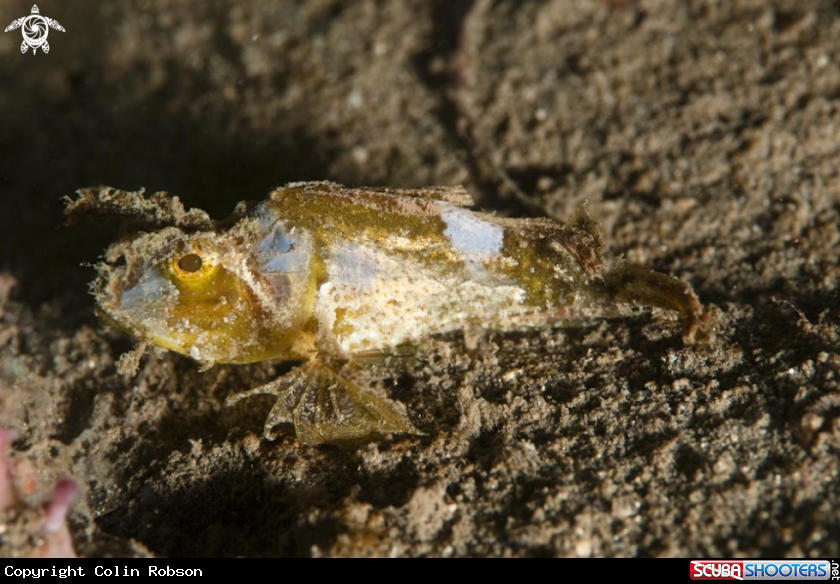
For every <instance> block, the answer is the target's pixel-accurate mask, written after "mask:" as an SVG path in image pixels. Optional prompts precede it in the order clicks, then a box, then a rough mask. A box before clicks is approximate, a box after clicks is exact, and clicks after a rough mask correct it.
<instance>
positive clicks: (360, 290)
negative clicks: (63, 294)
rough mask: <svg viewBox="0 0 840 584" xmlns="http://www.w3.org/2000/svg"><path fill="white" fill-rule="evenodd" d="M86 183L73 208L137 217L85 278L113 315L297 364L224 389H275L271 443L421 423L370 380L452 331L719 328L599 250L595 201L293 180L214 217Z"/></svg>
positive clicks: (331, 439) (685, 292)
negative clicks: (567, 207) (494, 201)
mask: <svg viewBox="0 0 840 584" xmlns="http://www.w3.org/2000/svg"><path fill="white" fill-rule="evenodd" d="M77 193H78V196H77V198H75V199H68V201H67V214H68V215H69V216H71V218H74V217H78V216H80V215H86V214H91V213H93V214H100V215H119V216H129V217H133V218H134V220H135V223H136V225H135V227H134V228H133V231H131V232H130V234H129V235H128V236H127V237H124V238H123V239H121V240H120V241H118V242H116V243H114V244H112V245H111V246H110V247H109V248H108V249H107V251H106V252H105V254H104V257H103V261H101V262H100V263H99V264H97V266H96V269H97V272H98V275H97V277H96V279H95V280H94V282H93V283H92V285H91V291H92V294H93V296H94V297H95V300H96V304H97V311H98V312H99V314H100V315H101V316H102V317H103V319H104V320H105V321H106V322H107V323H109V324H110V325H112V326H114V327H115V328H117V329H120V330H122V331H124V332H127V333H129V334H131V335H133V336H134V337H137V338H138V339H139V341H140V346H141V348H145V346H146V345H149V344H151V345H155V346H158V347H162V348H164V349H169V350H171V351H175V352H177V353H180V354H183V355H187V356H189V357H190V358H192V359H193V360H195V361H196V362H198V363H199V364H200V366H201V367H202V368H205V369H206V368H209V367H212V366H213V365H216V364H245V363H255V362H262V361H296V362H300V364H299V365H298V366H297V367H295V368H293V369H292V370H291V371H289V372H288V373H286V374H285V375H281V376H280V377H279V378H277V379H275V380H273V381H271V382H269V383H267V384H264V385H262V386H259V387H256V388H253V389H250V390H247V391H244V392H242V393H238V394H234V395H232V396H230V397H229V398H228V400H227V403H228V404H233V403H237V402H238V401H240V400H242V399H246V398H248V397H251V396H254V395H262V394H270V395H273V396H275V397H276V403H275V405H274V406H273V408H272V409H271V411H270V413H269V415H268V417H267V419H266V421H265V424H264V427H263V435H264V437H265V438H266V439H269V440H270V439H272V438H273V437H274V429H275V427H277V426H279V425H282V424H292V425H293V426H294V430H295V433H296V437H297V440H298V441H299V442H300V443H302V444H324V443H343V442H354V441H359V440H362V441H364V440H374V439H376V438H377V437H381V436H386V435H390V434H420V433H421V432H419V430H418V429H417V428H416V427H415V426H414V425H413V424H412V422H411V421H410V419H409V417H408V415H407V414H406V411H405V408H404V406H403V405H402V404H400V403H398V402H396V401H394V400H392V399H390V398H389V397H387V396H385V395H383V393H382V392H381V391H376V390H375V389H374V387H372V386H371V383H370V379H369V377H370V374H369V371H370V368H371V365H370V364H371V363H375V362H377V360H379V361H383V360H389V359H391V360H393V361H394V362H396V363H411V360H412V359H416V358H418V357H422V355H423V353H424V351H427V350H428V347H429V341H430V340H431V339H434V338H436V337H438V336H439V335H442V334H445V333H450V332H453V331H466V330H475V329H478V330H487V331H521V330H529V329H544V328H550V327H581V326H586V325H590V324H592V323H596V322H598V321H600V320H602V319H605V318H612V317H621V316H628V315H633V314H637V313H638V311H639V307H654V308H660V309H665V310H669V311H674V312H676V313H677V314H678V315H679V317H680V319H681V321H682V324H683V338H684V340H686V342H689V343H690V342H694V341H696V340H697V339H699V338H701V337H703V336H704V335H705V336H708V326H707V323H706V318H705V313H704V310H703V307H702V305H701V304H700V301H699V300H698V298H697V296H696V295H695V293H694V292H693V291H692V289H691V288H690V287H689V286H688V285H687V284H686V283H684V282H682V281H681V280H679V279H677V278H674V277H671V276H669V275H666V274H663V273H659V272H656V271H653V270H650V269H647V268H644V267H641V266H636V265H633V264H630V263H628V262H627V261H625V260H623V259H621V258H609V257H606V256H605V253H604V245H603V242H602V238H601V233H600V229H599V226H598V224H597V222H596V221H594V220H593V219H592V218H590V217H589V215H588V213H587V212H586V209H585V207H581V208H579V209H578V210H577V212H576V213H575V214H574V216H573V217H572V218H571V219H570V220H569V221H567V222H564V223H563V222H559V221H555V220H553V219H548V218H507V217H502V216H498V215H495V214H492V213H487V212H482V211H478V210H475V209H474V204H473V200H472V198H471V197H470V195H469V193H468V192H467V191H466V190H465V189H463V188H462V187H433V188H421V189H389V188H373V187H363V188H354V187H347V186H342V185H339V184H336V183H332V182H297V183H291V184H288V185H286V186H284V187H281V188H278V189H276V190H274V191H273V192H271V193H270V194H269V196H268V198H267V199H266V200H265V201H262V202H258V203H240V204H239V205H237V207H236V209H235V210H234V212H233V213H232V214H231V215H230V216H229V217H227V218H225V219H223V220H218V221H217V220H213V219H211V218H210V217H209V215H208V214H207V213H205V212H204V211H201V210H200V209H190V210H189V211H186V210H185V209H184V207H183V205H182V204H181V203H180V201H179V199H178V198H177V197H171V196H169V195H168V194H167V193H164V192H161V193H155V194H154V195H151V196H146V195H145V192H144V191H143V190H140V191H136V192H130V191H121V190H119V189H113V188H110V187H93V188H88V189H81V190H79V191H77ZM141 352H142V349H141ZM138 358H139V357H138ZM136 360H137V358H135V359H134V360H132V359H128V358H125V356H124V359H123V360H121V361H120V365H121V366H123V368H124V369H128V370H130V369H132V364H133V369H134V370H136Z"/></svg>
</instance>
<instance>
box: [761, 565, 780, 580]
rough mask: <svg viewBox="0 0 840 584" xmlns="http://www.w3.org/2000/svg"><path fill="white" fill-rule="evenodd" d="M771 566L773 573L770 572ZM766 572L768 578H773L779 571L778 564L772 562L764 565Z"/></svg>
mask: <svg viewBox="0 0 840 584" xmlns="http://www.w3.org/2000/svg"><path fill="white" fill-rule="evenodd" d="M770 568H773V573H772V574H771V573H770ZM764 573H765V574H767V577H768V578H772V577H773V576H775V575H776V574H778V573H779V568H777V567H776V564H770V565H769V566H765V567H764Z"/></svg>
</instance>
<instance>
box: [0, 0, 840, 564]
mask: <svg viewBox="0 0 840 584" xmlns="http://www.w3.org/2000/svg"><path fill="white" fill-rule="evenodd" d="M31 2H32V0H29V1H28V2H23V1H18V0H14V1H9V2H4V3H2V4H1V5H0V25H2V26H5V25H6V24H7V23H9V22H11V21H12V20H14V19H15V18H18V17H20V16H25V15H27V14H29V10H30V8H31ZM206 4H207V5H205V4H204V3H186V2H174V1H172V2H166V1H160V2H151V1H149V2H141V1H134V2H124V1H119V2H117V1H111V2H105V1H102V2H95V1H80V0H76V1H74V2H72V3H71V2H49V3H47V4H39V6H40V8H41V12H42V14H44V15H46V16H49V17H52V18H55V19H57V20H58V21H59V22H60V23H61V24H62V25H63V26H64V27H65V28H66V32H64V33H61V32H57V31H51V32H50V34H49V42H50V46H51V50H50V52H49V54H46V55H45V54H43V53H42V52H41V51H39V52H38V54H37V55H35V56H33V55H32V54H31V51H29V52H27V54H25V55H21V54H20V51H19V46H20V42H21V34H20V31H13V32H9V33H2V34H0V152H2V156H0V272H2V273H3V274H5V275H4V278H3V282H9V281H10V278H9V277H13V278H14V279H15V280H16V281H17V283H18V285H17V286H16V287H14V288H13V289H12V290H11V292H10V297H9V300H8V301H7V302H6V303H5V306H4V307H3V308H2V309H0V424H3V425H9V426H14V427H15V428H17V429H18V430H19V431H20V439H19V440H18V441H17V442H16V443H15V448H14V459H15V460H16V461H17V462H18V464H19V465H20V466H21V467H27V466H28V468H31V469H36V470H35V471H33V472H35V475H36V476H37V478H38V480H39V483H40V486H39V487H38V488H37V489H35V492H33V493H31V494H30V496H29V499H30V502H31V503H32V504H36V503H38V501H39V500H41V499H42V498H43V497H45V496H46V495H48V493H49V489H50V487H51V485H52V483H53V482H54V481H55V480H56V479H58V478H59V477H61V476H62V475H65V474H70V475H72V476H74V477H75V478H76V479H77V481H78V483H79V486H80V487H81V489H82V496H81V498H80V500H79V501H78V502H77V503H76V505H75V506H74V507H73V509H72V511H71V514H70V526H71V531H72V534H73V536H74V538H75V542H76V547H77V549H78V551H79V553H80V554H84V555H109V554H117V555H119V554H128V555H135V554H138V555H139V554H145V553H153V554H157V555H163V556H184V555H189V556H286V555H299V556H336V555H379V556H419V555H432V556H449V555H454V556H465V555H473V556H534V555H559V556H692V557H705V556H724V557H728V556H794V557H797V556H806V557H823V558H825V557H829V556H833V557H837V556H840V514H838V508H840V487H838V478H840V477H838V469H839V468H840V464H839V463H840V461H839V460H838V453H840V390H838V385H839V384H840V336H838V335H840V312H839V311H840V308H839V307H838V298H837V294H836V290H837V287H838V280H840V267H838V251H840V223H838V215H839V214H840V172H838V150H840V141H839V140H838V135H840V105H839V104H840V102H838V96H840V10H838V8H837V5H836V3H835V2H832V1H830V0H808V1H797V0H788V1H775V2H768V1H767V0H752V1H748V0H744V1H725V2H712V1H710V0H707V1H694V2H685V1H683V0H672V1H659V2H657V1H642V2H636V1H633V0H609V1H607V0H602V1H600V2H598V1H593V2H591V3H589V2H570V1H559V0H558V1H554V2H549V1H533V2H490V1H484V0H476V1H464V0H454V1H453V0H434V1H431V2H430V1H427V0H415V1H405V0H400V1H396V0H394V1H378V2H377V1H372V0H362V1H356V2H343V1H340V0H307V1H303V0H300V1H297V2H293V1H262V2H249V3H246V4H245V5H244V6H234V3H233V2H231V3H230V5H227V4H224V3H206ZM771 6H772V7H771ZM494 168H496V169H500V170H502V171H504V172H506V173H507V174H508V175H509V176H510V177H511V178H512V179H513V181H514V182H515V183H516V184H517V185H519V187H520V188H521V189H522V190H523V191H524V192H525V193H526V194H527V195H528V199H527V200H525V201H522V200H521V199H518V198H516V197H512V196H511V195H510V193H509V191H507V190H505V189H504V188H503V185H502V182H501V181H500V180H499V178H498V177H499V175H498V173H495V172H494V171H493V169H494ZM324 179H329V180H334V181H337V182H341V183H347V184H369V185H388V186H399V187H418V186H426V185H453V184H459V183H462V184H464V185H466V186H467V188H468V189H469V190H470V191H471V193H473V195H474V196H475V198H476V201H477V203H478V204H479V205H480V206H481V207H482V208H485V209H493V210H495V211H497V212H498V213H500V214H507V215H514V216H524V215H528V214H534V213H535V212H542V213H543V214H545V215H549V216H553V217H556V218H559V219H563V218H565V217H568V216H569V215H571V213H572V212H573V211H574V209H575V208H576V207H577V206H578V205H579V204H580V203H581V202H584V201H587V202H588V209H589V212H590V214H591V215H592V216H593V217H594V218H595V219H597V220H598V221H599V222H600V223H601V225H602V228H603V232H604V239H605V242H606V244H607V246H608V248H609V250H610V251H611V253H612V254H613V255H621V254H623V255H624V256H626V257H627V258H628V259H630V260H632V261H633V262H637V263H640V264H644V265H648V266H650V267H652V268H656V269H658V270H660V271H663V272H666V273H669V274H672V275H675V276H677V277H680V278H681V279H683V280H684V281H686V282H688V283H690V284H691V285H692V286H693V287H694V289H695V290H696V292H697V294H698V295H699V297H700V298H701V299H702V301H703V302H704V303H705V304H706V305H707V306H708V307H709V309H710V311H711V313H712V316H713V318H714V322H715V326H716V331H717V339H716V341H715V342H713V343H711V344H709V345H705V346H695V347H686V346H684V345H683V343H682V341H681V339H680V334H679V327H678V326H677V325H676V322H675V320H674V318H673V317H671V316H670V315H668V314H665V313H662V312H653V313H644V314H642V315H641V316H639V317H638V318H633V319H621V320H615V321H605V322H602V323H600V324H598V325H596V326H593V327H590V328H583V329H564V330H557V331H535V332H531V333H517V334H491V335H488V336H487V337H486V338H485V339H483V340H481V341H480V342H479V346H478V347H477V348H475V349H474V350H472V351H467V350H466V349H465V343H464V339H463V337H462V335H451V336H448V337H446V338H442V339H438V340H436V342H435V344H434V350H433V352H432V354H431V355H430V356H429V359H428V361H427V363H426V364H425V365H424V366H422V367H418V368H416V369H414V370H412V371H410V372H409V373H408V374H406V375H405V376H403V377H401V378H400V379H398V380H385V381H383V382H382V384H381V387H382V389H383V390H384V391H387V392H389V393H390V394H391V395H392V396H393V397H395V398H396V399H398V400H399V401H400V402H402V403H403V404H405V406H406V408H407V410H408V413H409V415H410V417H411V419H412V420H413V421H414V422H415V423H416V425H417V426H418V427H420V428H421V429H423V430H424V431H425V432H427V435H426V436H425V437H420V438H416V437H395V438H392V439H388V440H383V441H380V442H376V443H372V444H369V445H367V446H364V447H361V448H358V449H340V448H336V447H302V446H300V445H298V444H297V443H296V442H295V440H294V438H293V435H292V433H291V432H288V433H285V434H281V436H280V438H278V439H277V440H276V441H274V442H267V441H264V440H262V439H261V429H262V420H263V418H264V416H265V414H266V413H267V412H268V410H269V409H270V407H271V398H265V399H264V400H261V399H257V400H256V401H254V402H251V403H248V404H244V403H243V404H239V405H237V406H235V407H232V408H226V407H224V405H223V402H224V399H225V397H226V396H227V395H228V394H230V393H232V392H236V391H240V390H243V389H247V388H249V387H253V386H255V385H257V384H258V383H260V382H261V381H265V380H267V379H270V378H271V376H272V375H275V374H276V372H282V371H284V370H285V369H287V368H288V365H284V364H276V365H271V364H263V365H256V366H248V367H234V366H225V367H216V368H213V369H211V370H210V371H207V372H205V373H199V372H198V370H197V367H196V365H195V364H194V363H193V362H192V361H190V360H189V359H186V358H184V357H180V356H177V355H174V354H171V353H169V354H162V355H160V356H155V355H153V354H150V355H149V356H147V357H146V358H145V359H144V360H143V361H142V362H141V369H140V372H139V374H138V375H137V376H136V377H135V378H133V379H124V378H122V377H120V376H118V375H117V374H116V372H115V366H114V363H115V360H116V359H117V358H119V356H120V354H121V353H123V352H124V351H126V350H127V349H129V348H130V347H131V346H132V343H131V341H130V340H129V339H128V338H127V337H125V336H123V335H121V334H119V333H116V332H113V331H109V330H105V329H104V328H103V327H102V326H101V325H100V323H99V322H98V321H97V319H96V317H95V316H94V313H93V301H92V298H91V297H90V296H89V295H88V294H87V285H88V282H90V281H91V280H92V279H93V277H94V273H93V270H92V269H90V268H89V267H84V266H82V265H81V264H82V263H83V262H93V261H95V260H96V259H97V257H98V255H99V254H100V253H101V252H102V251H103V250H104V249H105V247H106V246H107V245H108V243H110V242H111V241H113V240H114V239H115V238H116V237H118V233H119V223H118V222H112V221H105V220H101V219H98V220H89V221H84V222H82V223H79V224H77V225H75V226H72V227H65V226H64V220H63V216H62V203H61V198H62V197H64V196H68V195H72V193H73V192H74V191H75V189H77V188H80V187H85V186H91V185H97V184H108V185H112V186H115V187H119V188H124V189H130V190H133V189H137V188H139V187H146V188H147V189H148V190H149V191H155V190H166V191H169V192H171V193H173V194H177V195H179V196H180V197H181V199H182V200H183V201H184V202H185V203H186V204H187V205H188V206H197V207H201V208H204V209H207V210H208V211H210V212H211V213H213V214H214V215H215V216H223V215H225V214H227V213H228V212H230V211H231V210H232V209H233V207H234V205H235V204H236V203H237V202H239V201H240V200H247V199H261V198H263V197H265V196H266V194H267V193H268V191H269V190H270V189H271V188H273V187H275V186H279V185H282V184H283V183H285V182H288V181H293V180H324ZM535 210H537V211H535ZM6 288H8V286H5V285H4V287H3V290H5V289H6ZM0 292H2V290H0ZM4 295H5V294H4V293H0V300H1V299H2V297H3V296H4ZM5 517H6V523H5V531H3V534H2V536H0V537H2V538H5V539H4V541H5V542H6V544H5V545H9V546H11V545H12V543H14V542H17V543H16V545H18V546H20V542H21V541H24V539H21V538H25V535H26V534H25V532H26V530H27V529H29V528H28V527H26V525H23V524H22V523H16V522H15V521H14V520H10V519H9V517H10V516H9V515H8V514H7V515H6V516H5ZM15 538H17V540H15ZM24 547H25V546H24ZM11 549H12V547H8V548H6V549H5V550H0V554H3V555H5V554H8V553H12V552H10V551H9V550H11ZM15 549H20V548H19V547H18V548H15ZM15 553H17V552H15Z"/></svg>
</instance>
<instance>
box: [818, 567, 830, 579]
mask: <svg viewBox="0 0 840 584" xmlns="http://www.w3.org/2000/svg"><path fill="white" fill-rule="evenodd" d="M817 570H819V572H817V576H819V577H820V578H824V577H825V576H828V574H826V572H825V566H823V565H822V564H819V565H818V566H817Z"/></svg>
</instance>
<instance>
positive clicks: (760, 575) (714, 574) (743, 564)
mask: <svg viewBox="0 0 840 584" xmlns="http://www.w3.org/2000/svg"><path fill="white" fill-rule="evenodd" d="M838 567H839V566H838V563H837V562H836V561H831V562H829V561H828V560H765V561H762V560H692V562H691V579H692V580H840V569H838Z"/></svg>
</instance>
